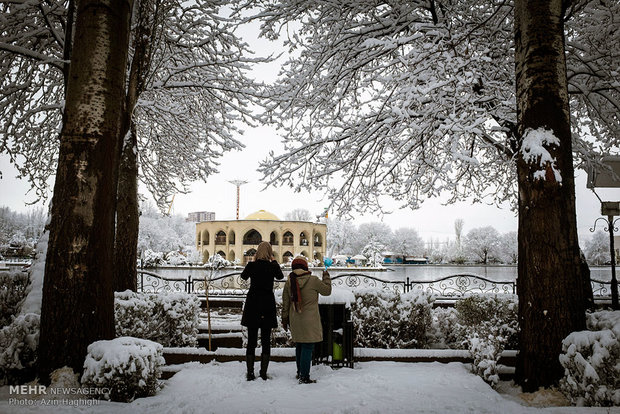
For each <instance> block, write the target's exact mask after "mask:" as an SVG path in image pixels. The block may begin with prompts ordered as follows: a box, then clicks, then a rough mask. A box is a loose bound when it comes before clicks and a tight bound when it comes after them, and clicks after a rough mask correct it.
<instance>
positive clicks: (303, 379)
mask: <svg viewBox="0 0 620 414" xmlns="http://www.w3.org/2000/svg"><path fill="white" fill-rule="evenodd" d="M299 383H300V384H314V383H316V380H313V379H310V376H307V377H302V376H300V377H299Z"/></svg>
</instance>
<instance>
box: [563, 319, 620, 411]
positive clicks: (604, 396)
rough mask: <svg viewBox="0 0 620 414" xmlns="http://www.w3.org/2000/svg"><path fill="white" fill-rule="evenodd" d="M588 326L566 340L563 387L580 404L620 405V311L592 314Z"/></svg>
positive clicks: (564, 342) (570, 397)
mask: <svg viewBox="0 0 620 414" xmlns="http://www.w3.org/2000/svg"><path fill="white" fill-rule="evenodd" d="M587 326H588V330H587V331H581V332H573V333H571V334H570V335H568V336H567V337H566V338H565V339H564V341H562V354H560V363H561V364H562V366H563V367H564V378H562V380H561V381H560V390H561V391H562V392H563V393H564V394H565V395H566V396H567V397H568V398H569V399H570V400H571V401H572V402H573V404H576V405H579V406H584V405H585V406H602V407H608V406H620V311H613V312H612V311H601V312H594V313H592V314H589V315H588V319H587Z"/></svg>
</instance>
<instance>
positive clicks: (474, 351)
mask: <svg viewBox="0 0 620 414" xmlns="http://www.w3.org/2000/svg"><path fill="white" fill-rule="evenodd" d="M487 324H488V322H485V325H487ZM488 328H489V327H488V326H487V327H485V329H480V330H476V331H474V332H473V333H471V335H470V336H469V338H468V339H467V340H468V342H469V352H470V353H471V356H472V358H473V359H474V361H473V363H472V372H473V373H474V374H476V375H478V376H480V377H481V378H482V379H483V380H484V381H485V382H487V383H488V384H490V385H491V386H492V387H495V386H496V385H497V383H498V382H499V371H498V366H497V362H498V361H499V358H500V357H501V355H502V351H503V350H504V349H505V345H506V341H505V338H504V337H502V336H498V335H495V334H494V333H493V330H492V329H488ZM479 332H480V333H479Z"/></svg>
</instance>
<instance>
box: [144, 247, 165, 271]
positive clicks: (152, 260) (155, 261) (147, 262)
mask: <svg viewBox="0 0 620 414" xmlns="http://www.w3.org/2000/svg"><path fill="white" fill-rule="evenodd" d="M163 263H164V254H163V253H162V252H154V251H153V250H151V249H147V250H145V251H144V253H143V254H142V265H143V266H144V267H155V266H157V265H160V264H163Z"/></svg>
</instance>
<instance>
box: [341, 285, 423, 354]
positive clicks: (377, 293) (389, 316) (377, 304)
mask: <svg viewBox="0 0 620 414" xmlns="http://www.w3.org/2000/svg"><path fill="white" fill-rule="evenodd" d="M354 294H355V302H354V303H352V304H351V315H352V318H353V324H354V326H355V340H354V344H355V346H358V347H367V348H424V347H426V346H427V344H428V342H429V336H428V331H429V329H430V326H431V306H432V300H431V297H430V296H428V295H426V294H424V293H421V292H409V293H405V294H400V293H398V292H394V291H386V290H360V291H355V292H354Z"/></svg>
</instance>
